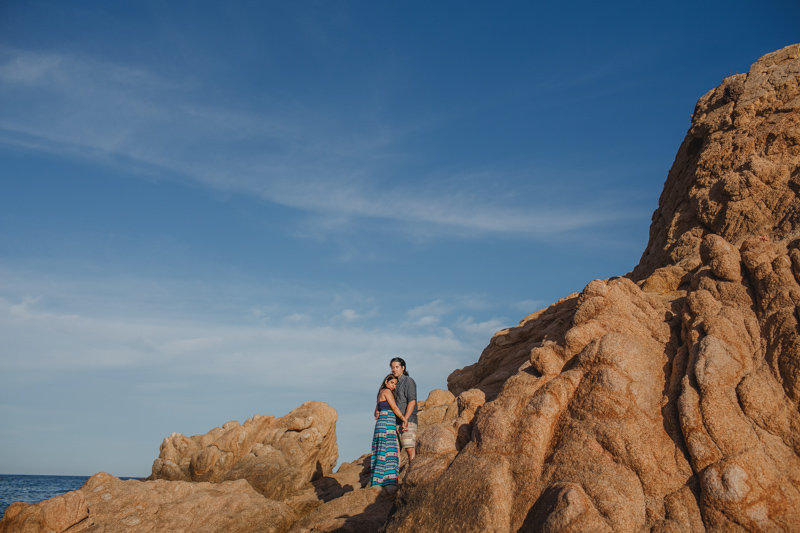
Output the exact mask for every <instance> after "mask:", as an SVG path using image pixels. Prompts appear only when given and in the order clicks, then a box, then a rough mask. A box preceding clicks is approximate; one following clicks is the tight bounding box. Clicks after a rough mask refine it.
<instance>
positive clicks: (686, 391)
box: [386, 45, 800, 532]
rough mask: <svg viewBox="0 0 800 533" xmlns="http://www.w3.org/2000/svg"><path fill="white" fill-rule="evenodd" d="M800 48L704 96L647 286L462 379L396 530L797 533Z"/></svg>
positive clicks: (535, 326)
mask: <svg viewBox="0 0 800 533" xmlns="http://www.w3.org/2000/svg"><path fill="white" fill-rule="evenodd" d="M798 317H800V45H793V46H789V47H787V48H785V49H783V50H779V51H777V52H775V53H772V54H769V55H767V56H764V57H763V58H761V59H760V60H759V61H758V62H756V63H755V64H754V65H753V66H752V68H751V70H750V72H749V73H747V74H737V75H735V76H731V77H729V78H726V79H725V80H724V81H723V83H722V84H721V85H720V86H719V87H718V88H716V89H714V90H712V91H710V92H709V93H708V94H706V95H705V96H703V97H702V98H701V99H700V100H699V102H698V104H697V107H696V109H695V112H694V115H693V119H692V125H691V128H690V130H689V132H688V134H687V136H686V139H685V140H684V142H683V144H682V145H681V147H680V149H679V151H678V155H677V156H676V159H675V163H674V165H673V167H672V169H671V171H670V173H669V175H668V177H667V182H666V184H665V187H664V192H663V193H662V196H661V199H660V201H659V207H658V209H657V210H656V212H655V214H654V215H653V224H652V226H651V230H650V242H649V244H648V246H647V248H646V250H645V251H644V253H643V255H642V259H641V261H640V263H639V265H638V266H637V267H636V268H635V269H634V270H633V272H631V273H629V274H627V275H625V276H623V277H620V278H611V279H607V280H595V281H593V282H591V283H589V284H588V285H587V286H586V288H585V289H584V290H583V291H582V292H581V293H580V294H573V295H569V296H567V297H566V298H564V299H563V300H561V301H559V302H557V303H555V304H553V305H551V306H550V307H548V308H546V309H544V310H541V311H538V312H536V313H534V314H532V315H530V316H528V317H526V318H525V319H524V320H523V321H522V322H521V323H520V325H519V326H517V327H515V328H510V329H508V330H503V331H501V332H499V333H497V334H496V335H495V336H494V338H493V339H492V340H491V342H490V344H489V346H488V347H487V348H486V349H485V350H484V352H483V353H482V354H481V357H480V359H479V360H478V362H477V363H475V364H474V365H471V366H469V367H467V368H464V369H461V370H457V371H455V372H454V373H453V374H451V376H450V377H449V378H448V387H449V389H450V391H451V392H452V393H453V394H454V395H455V396H457V397H458V402H457V406H458V414H457V417H456V420H455V421H453V420H452V419H447V420H444V419H443V420H442V421H441V422H438V423H435V424H433V425H432V426H430V427H429V428H428V429H426V430H425V431H424V432H422V434H421V435H420V439H419V440H420V445H419V448H418V450H417V451H418V454H419V455H418V459H416V460H415V462H414V464H413V465H412V467H411V469H410V471H409V473H408V476H407V477H406V479H405V483H404V484H403V486H402V488H401V490H400V492H399V494H398V496H397V502H396V509H395V511H394V512H393V513H392V516H391V519H390V521H389V523H388V524H387V526H386V530H387V531H389V532H406V531H481V532H483V531H502V532H507V531H644V530H647V531H659V532H666V531H705V530H712V531H755V530H761V531H796V530H800V413H799V412H798V406H799V405H800V321H799V319H798Z"/></svg>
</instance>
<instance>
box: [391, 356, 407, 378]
mask: <svg viewBox="0 0 800 533" xmlns="http://www.w3.org/2000/svg"><path fill="white" fill-rule="evenodd" d="M392 363H400V366H402V367H403V375H404V376H407V375H408V371H407V370H406V362H405V361H403V359H402V358H400V357H393V358H392V360H391V361H389V365H390V366H391V364H392Z"/></svg>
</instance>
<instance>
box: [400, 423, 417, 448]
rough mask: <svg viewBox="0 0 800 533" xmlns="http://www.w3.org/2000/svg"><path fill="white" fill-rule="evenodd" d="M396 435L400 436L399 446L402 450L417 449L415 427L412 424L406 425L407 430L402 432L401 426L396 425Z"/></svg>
mask: <svg viewBox="0 0 800 533" xmlns="http://www.w3.org/2000/svg"><path fill="white" fill-rule="evenodd" d="M397 434H398V435H399V436H400V444H402V445H403V448H416V447H417V425H416V424H415V423H414V422H409V423H408V429H407V430H405V432H404V431H403V425H402V424H397Z"/></svg>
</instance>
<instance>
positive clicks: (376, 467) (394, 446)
mask: <svg viewBox="0 0 800 533" xmlns="http://www.w3.org/2000/svg"><path fill="white" fill-rule="evenodd" d="M396 387H397V378H396V377H394V376H393V375H392V374H389V375H388V376H386V377H385V378H383V384H382V385H381V388H380V390H378V406H377V408H376V412H377V413H378V420H377V421H376V422H375V433H374V434H373V436H372V461H371V463H372V464H371V466H372V468H371V470H372V478H371V479H370V485H372V486H376V485H378V486H385V485H396V484H397V474H398V472H399V471H400V443H399V442H398V441H397V419H400V420H402V421H403V423H404V424H405V423H406V417H405V416H404V415H403V413H402V412H400V409H398V408H397V403H396V402H395V401H394V394H393V391H394V390H395V388H396ZM395 417H396V418H395Z"/></svg>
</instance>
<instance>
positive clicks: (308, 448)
mask: <svg viewBox="0 0 800 533" xmlns="http://www.w3.org/2000/svg"><path fill="white" fill-rule="evenodd" d="M336 419H337V416H336V411H335V410H334V409H333V408H332V407H330V406H328V405H327V404H324V403H322V402H306V403H304V404H303V405H301V406H300V407H298V408H297V409H295V410H293V411H292V412H291V413H289V414H287V415H286V416H284V417H281V418H278V419H276V418H275V417H274V416H269V415H266V416H260V415H255V416H254V417H253V418H251V419H248V420H247V421H246V422H245V423H244V424H239V423H238V422H228V423H226V424H224V425H223V426H222V427H221V428H214V429H213V430H211V431H210V432H208V433H207V434H205V435H196V436H193V437H186V436H184V435H180V434H178V433H174V434H173V435H172V436H170V437H168V438H166V439H164V442H163V443H162V444H161V453H160V454H159V456H158V459H156V460H155V461H154V462H153V473H152V475H151V479H166V480H180V481H209V482H212V483H220V482H223V481H230V480H236V479H245V480H247V481H248V482H249V483H250V484H251V485H252V486H253V488H255V489H256V490H257V491H258V492H260V493H261V494H262V495H264V496H265V497H267V498H270V499H273V500H279V501H282V500H287V499H289V498H291V497H292V496H293V495H296V494H297V493H299V492H301V491H303V490H307V489H309V488H310V487H311V482H312V481H314V480H315V479H318V478H320V477H322V476H325V475H327V474H330V473H331V472H332V470H333V467H334V466H336V461H337V458H338V450H337V446H336V432H335V429H336Z"/></svg>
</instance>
